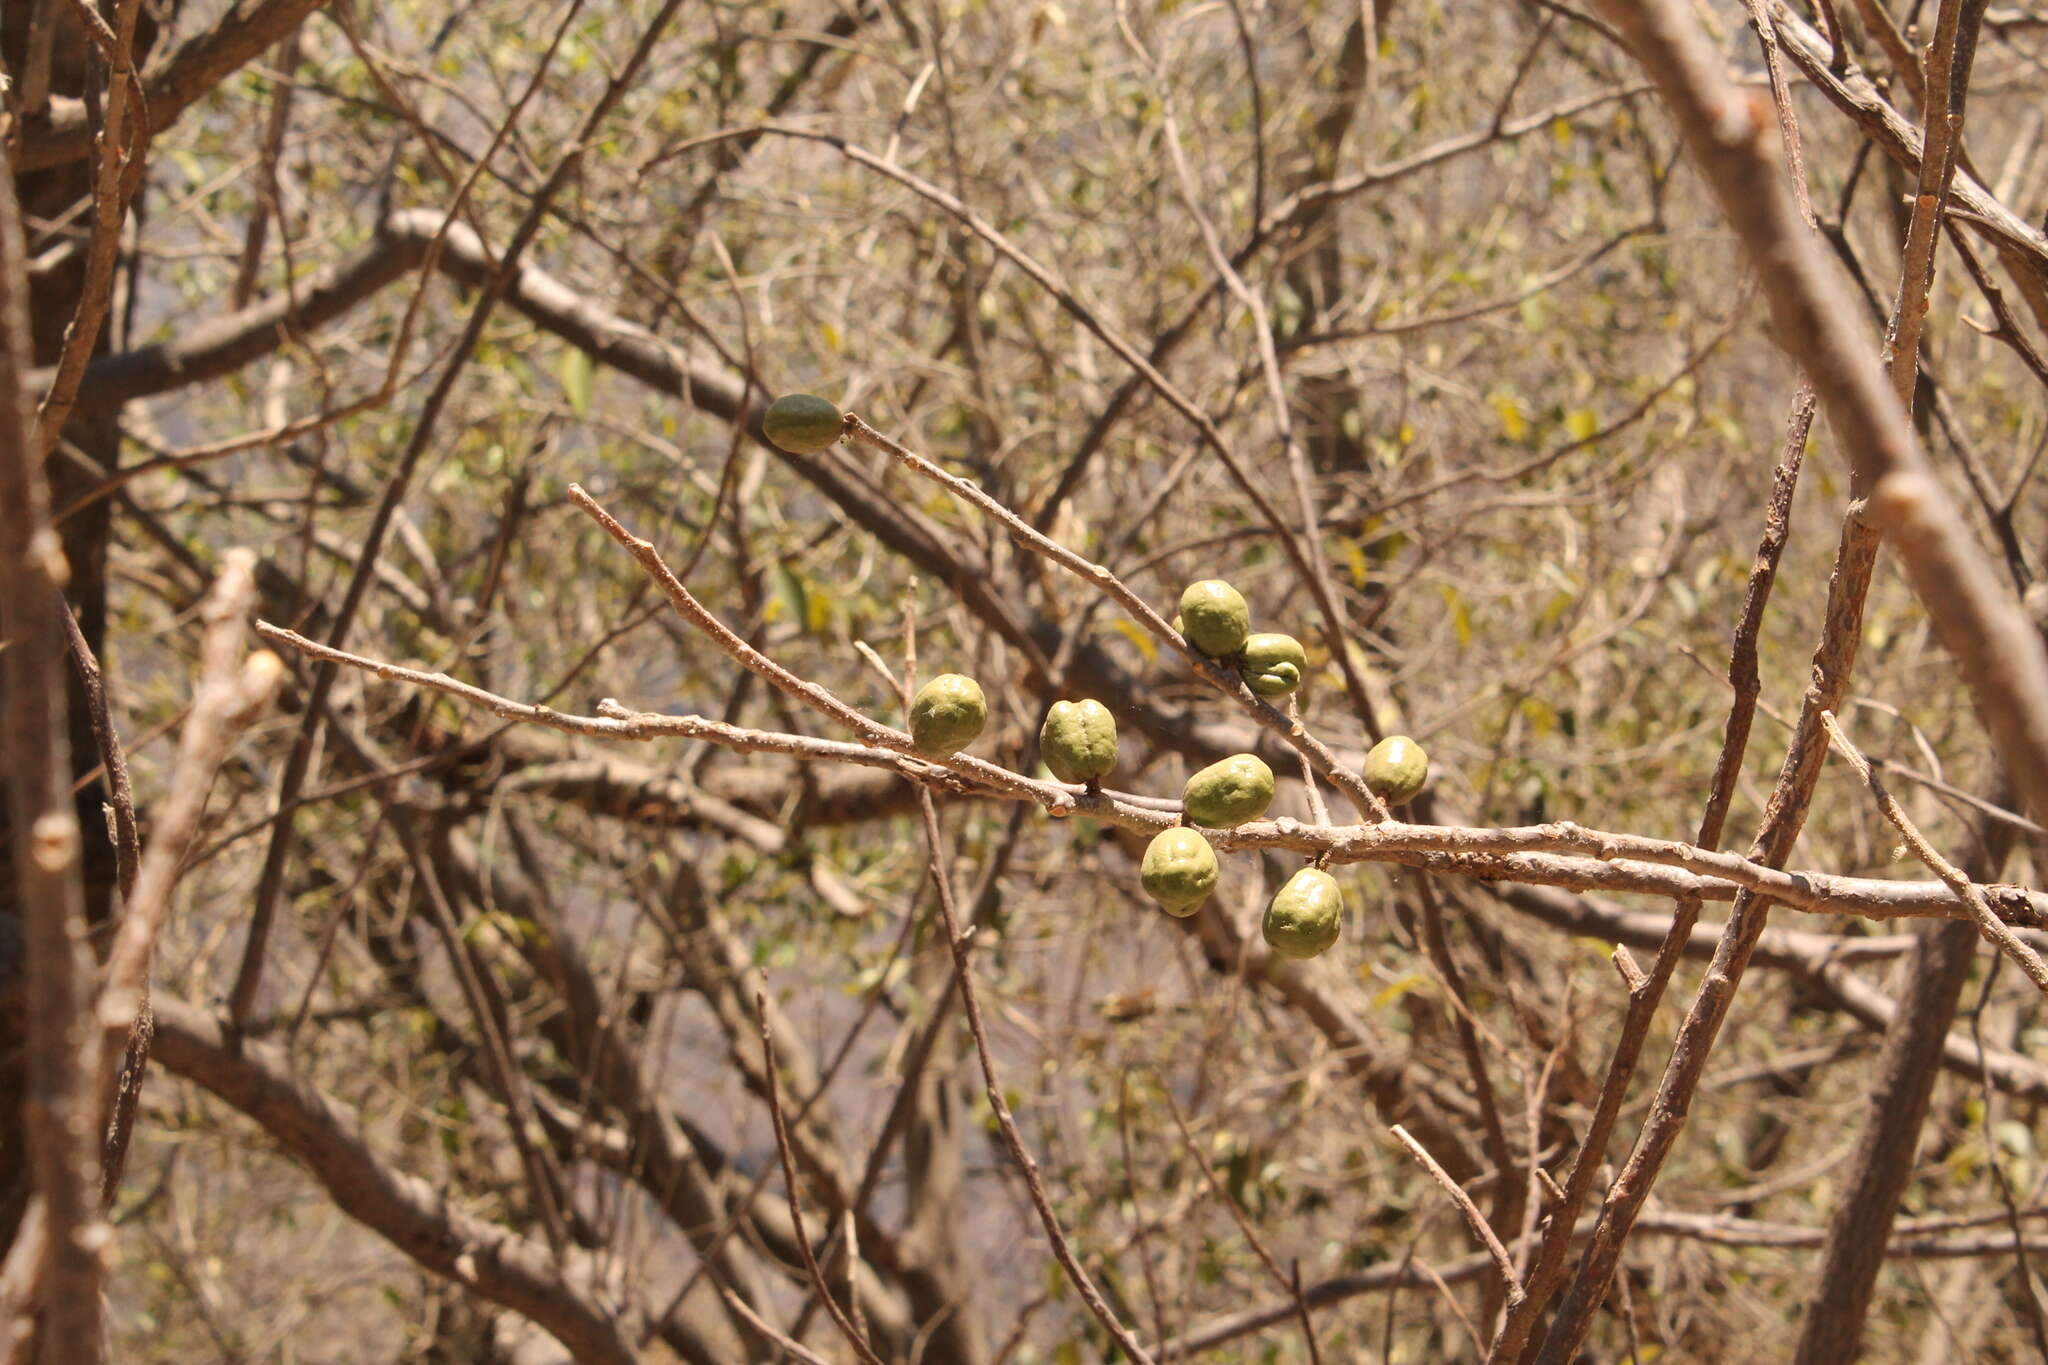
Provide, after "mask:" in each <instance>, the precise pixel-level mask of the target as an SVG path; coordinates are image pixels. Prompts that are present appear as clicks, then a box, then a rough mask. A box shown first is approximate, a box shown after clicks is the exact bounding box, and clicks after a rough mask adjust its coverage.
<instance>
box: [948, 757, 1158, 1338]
mask: <svg viewBox="0 0 2048 1365" xmlns="http://www.w3.org/2000/svg"><path fill="white" fill-rule="evenodd" d="M918 810H919V811H920V812H921V813H922V814H923V816H924V834H925V843H926V846H927V851H928V854H929V857H928V869H929V871H930V873H931V878H932V884H933V885H934V886H935V887H936V888H937V889H938V893H939V918H940V920H941V921H942V923H943V924H944V925H945V930H946V946H947V947H949V948H950V949H952V952H953V965H954V966H955V968H956V969H957V970H956V972H955V973H954V979H955V980H956V981H958V982H959V986H960V1007H961V1009H963V1010H964V1011H965V1012H966V1014H967V1029H968V1032H970V1033H971V1034H973V1035H974V1050H975V1053H976V1054H977V1055H978V1056H979V1057H980V1059H981V1075H982V1080H983V1081H984V1082H985V1084H986V1093H987V1095H988V1103H989V1109H990V1110H991V1111H992V1112H993V1113H994V1114H995V1118H996V1126H997V1127H998V1128H1000V1129H1001V1130H1002V1134H1003V1144H1004V1145H1005V1146H1006V1147H1008V1148H1009V1151H1010V1159H1011V1160H1012V1161H1015V1162H1016V1163H1017V1169H1018V1171H1019V1172H1020V1173H1021V1174H1022V1175H1023V1177H1024V1185H1025V1188H1027V1189H1028V1190H1030V1192H1031V1203H1032V1206H1033V1207H1034V1208H1036V1209H1037V1210H1038V1221H1039V1222H1040V1223H1041V1224H1043V1225H1044V1227H1045V1235H1046V1237H1047V1239H1048V1240H1050V1241H1051V1243H1052V1251H1053V1255H1054V1256H1055V1257H1057V1258H1058V1260H1059V1263H1060V1266H1061V1268H1062V1269H1064V1270H1065V1271H1066V1272H1067V1278H1068V1279H1069V1280H1071V1281H1072V1282H1073V1285H1074V1288H1075V1289H1076V1290H1077V1291H1079V1293H1080V1295H1081V1301H1082V1302H1083V1303H1085V1304H1087V1305H1088V1311H1089V1312H1090V1313H1093V1314H1094V1315H1095V1320H1096V1321H1097V1322H1099V1323H1101V1324H1102V1326H1103V1330H1105V1331H1107V1332H1108V1333H1109V1334H1110V1336H1111V1337H1113V1338H1114V1339H1115V1340H1116V1344H1117V1345H1118V1346H1120V1347H1122V1348H1123V1351H1124V1354H1125V1355H1127V1356H1128V1357H1130V1359H1132V1360H1133V1361H1136V1362H1137V1363H1138V1365H1153V1363H1152V1357H1151V1356H1150V1355H1149V1354H1147V1352H1146V1350H1145V1348H1144V1347H1143V1346H1142V1345H1140V1344H1139V1342H1138V1339H1137V1337H1135V1336H1133V1335H1132V1334H1131V1329H1130V1328H1128V1327H1126V1326H1124V1324H1123V1322H1122V1321H1121V1320H1119V1319H1118V1317H1117V1315H1116V1311H1115V1310H1114V1309H1112V1308H1111V1307H1110V1306H1109V1303H1108V1301H1107V1300H1105V1299H1104V1298H1103V1297H1102V1291H1101V1290H1100V1289H1098V1288H1097V1287H1096V1284H1095V1281H1094V1279H1093V1278H1092V1277H1091V1276H1090V1275H1089V1274H1088V1271H1087V1270H1086V1269H1085V1268H1084V1267H1083V1266H1082V1265H1081V1262H1080V1259H1079V1258H1078V1257H1076V1256H1075V1255H1074V1249H1073V1247H1072V1246H1071V1245H1069V1244H1068V1242H1067V1235H1066V1233H1065V1232H1063V1231H1061V1229H1060V1220H1059V1215H1058V1214H1057V1213H1055V1212H1054V1211H1053V1207H1052V1197H1051V1196H1050V1195H1048V1194H1047V1193H1046V1190H1045V1181H1044V1180H1043V1179H1042V1178H1041V1177H1040V1176H1039V1173H1038V1162H1037V1161H1036V1160H1034V1159H1033V1157H1032V1155H1031V1152H1030V1150H1029V1149H1028V1148H1026V1147H1025V1145H1024V1136H1023V1134H1021V1133H1019V1132H1018V1131H1017V1120H1016V1118H1015V1116H1013V1115H1012V1114H1011V1113H1010V1102H1009V1100H1008V1099H1006V1098H1004V1096H1003V1086H1002V1082H1001V1081H1000V1080H999V1079H998V1078H997V1076H996V1064H995V1058H994V1057H993V1056H992V1055H991V1054H990V1052H989V1046H988V1029H987V1027H986V1025H984V1024H983V1023H982V1018H981V1003H980V1001H979V1000H978V999H976V997H975V994H974V973H973V971H972V970H971V969H970V967H969V965H968V959H967V939H966V938H965V937H963V936H962V935H961V933H960V920H959V916H958V915H957V914H956V913H955V912H954V909H953V883H952V879H951V878H950V877H949V876H947V874H946V860H945V852H944V850H945V843H944V840H943V838H942V836H941V835H940V833H939V813H938V810H937V808H935V807H934V806H933V805H932V794H931V791H930V789H929V788H922V787H921V788H919V790H918Z"/></svg>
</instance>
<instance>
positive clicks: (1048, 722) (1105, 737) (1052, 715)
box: [1038, 700, 1116, 782]
mask: <svg viewBox="0 0 2048 1365" xmlns="http://www.w3.org/2000/svg"><path fill="white" fill-rule="evenodd" d="M1038 752H1039V756H1040V757H1042V758H1044V759H1045V766H1046V767H1047V768H1048V769H1050V770H1051V772H1052V775H1053V776H1054V777H1057V778H1058V779H1059V780H1060V781H1062V782H1094V781H1097V780H1099V779H1101V778H1103V777H1105V776H1107V775H1108V773H1109V770H1110V769H1111V768H1114V767H1115V766H1116V717H1114V716H1112V715H1110V714H1109V708H1108V707H1107V706H1104V705H1103V704H1102V703H1101V702H1099V701H1093V700H1090V701H1056V702H1054V703H1053V704H1052V709H1051V710H1050V711H1047V712H1046V713H1045V724H1044V725H1041V726H1040V727H1039V729H1038Z"/></svg>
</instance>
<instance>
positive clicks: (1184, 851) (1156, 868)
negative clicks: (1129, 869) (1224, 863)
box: [1138, 829, 1216, 919]
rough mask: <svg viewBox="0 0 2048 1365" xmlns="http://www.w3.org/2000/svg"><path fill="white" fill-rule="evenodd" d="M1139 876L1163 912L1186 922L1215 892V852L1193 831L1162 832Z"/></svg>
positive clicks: (1147, 853) (1147, 850)
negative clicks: (1211, 893)
mask: <svg viewBox="0 0 2048 1365" xmlns="http://www.w3.org/2000/svg"><path fill="white" fill-rule="evenodd" d="M1138 875H1139V877H1140V879H1141V880H1142V881H1143V882H1144V883H1145V894H1146V895H1148V896H1150V897H1151V898H1152V899H1153V900H1155V901H1158V902H1159V908H1160V909H1162V910H1164V911H1165V912H1166V913H1167V914H1169V915H1174V916H1177V917H1178V918H1181V919H1186V918H1187V917H1188V916H1189V915H1192V914H1194V913H1195V911H1197V910H1199V909H1201V908H1202V902H1203V901H1205V900H1207V899H1209V893H1210V892H1211V891H1214V890H1215V889H1216V850H1215V849H1213V848H1210V847H1209V841H1208V840H1207V839H1204V838H1203V837H1202V836H1201V835H1199V834H1197V833H1195V832H1194V831H1193V830H1191V829H1169V830H1162V831H1161V832H1160V833H1159V834H1158V835H1156V836H1155V837H1154V838H1153V840H1152V842H1151V843H1149V844H1147V845H1146V846H1145V861H1144V864H1143V865H1142V866H1141V867H1140V868H1139V870H1138Z"/></svg>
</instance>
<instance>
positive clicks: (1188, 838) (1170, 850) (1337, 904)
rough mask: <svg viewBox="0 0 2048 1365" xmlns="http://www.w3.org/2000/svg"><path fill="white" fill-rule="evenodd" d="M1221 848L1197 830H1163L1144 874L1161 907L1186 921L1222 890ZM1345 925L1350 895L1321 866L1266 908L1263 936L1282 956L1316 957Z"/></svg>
mask: <svg viewBox="0 0 2048 1365" xmlns="http://www.w3.org/2000/svg"><path fill="white" fill-rule="evenodd" d="M1216 870H1217V869H1216V850H1215V849H1213V848H1211V847H1209V841H1208V840H1207V839H1204V838H1203V837H1202V836H1201V835H1200V834H1197V833H1196V832H1195V831H1194V830H1191V829H1185V828H1176V829H1168V830H1161V831H1160V832H1159V834H1158V835H1156V836H1155V837H1154V838H1153V840H1152V842H1151V844H1150V845H1149V846H1147V848H1146V849H1145V861H1144V862H1143V864H1142V865H1140V867H1139V876H1140V877H1141V878H1142V879H1143V881H1144V884H1145V893H1146V894H1147V895H1149V896H1151V897H1152V899H1153V900H1155V901H1158V902H1159V907H1160V909H1162V910H1164V911H1166V913H1167V914H1169V915H1173V916H1175V917H1176V918H1180V919H1185V918H1186V917H1188V916H1189V915H1192V914H1194V913H1195V911H1197V910H1199V909H1201V908H1202V902H1204V901H1206V900H1208V899H1209V893H1210V892H1212V891H1214V890H1215V889H1216ZM1343 927H1344V893H1343V891H1342V890H1341V889H1339V887H1338V886H1337V879H1336V878H1335V877H1332V876H1331V875H1330V874H1329V873H1327V872H1325V871H1323V870H1322V869H1321V868H1319V867H1304V868H1302V869H1301V870H1300V871H1299V872H1296V873H1295V874H1294V875H1293V876H1292V877H1289V878H1288V879H1287V882H1286V884H1285V885H1284V886H1282V887H1281V888H1280V889H1279V890H1278V891H1276V892H1274V893H1273V899H1272V901H1271V902H1270V903H1269V904H1268V905H1267V906H1266V914H1265V917H1264V918H1263V919H1262V920H1261V921H1260V924H1259V929H1260V932H1261V933H1263V934H1264V935H1265V939H1266V942H1267V944H1269V945H1270V946H1271V947H1272V949H1273V951H1274V952H1276V953H1279V954H1280V955H1281V956H1282V957H1297V958H1307V957H1315V956H1317V955H1318V954H1320V953H1322V952H1324V951H1326V950H1327V949H1328V948H1329V947H1330V945H1331V944H1333V943H1335V942H1336V941H1337V936H1338V934H1339V933H1340V932H1342V930H1343Z"/></svg>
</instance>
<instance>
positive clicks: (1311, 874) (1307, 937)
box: [1259, 867, 1344, 957]
mask: <svg viewBox="0 0 2048 1365" xmlns="http://www.w3.org/2000/svg"><path fill="white" fill-rule="evenodd" d="M1259 927H1260V929H1261V931H1262V932H1264V934H1265V936H1266V942H1267V943H1269V944H1271V945H1272V948H1273V951H1274V952H1276V953H1278V954H1280V955H1281V956H1282V957H1314V956H1316V955H1317V954H1318V953H1321V952H1323V951H1324V950H1325V949H1327V948H1328V947H1329V946H1330V945H1331V944H1333V943H1335V942H1336V941H1337V935H1338V933H1339V932H1340V931H1341V930H1342V929H1343V927H1344V893H1343V891H1341V890H1339V889H1338V886H1337V879H1336V878H1335V877H1332V876H1331V875H1330V874H1329V873H1327V872H1325V871H1323V870H1322V869H1321V868H1315V867H1304V868H1303V869H1301V871H1299V872H1297V873H1295V874H1294V875H1293V876H1292V877H1289V878H1288V879H1287V884H1286V885H1285V886H1283V887H1281V888H1280V889H1279V890H1278V891H1276V892H1274V893H1273V903H1272V904H1271V905H1268V906H1267V907H1266V917H1265V919H1264V921H1263V922H1261V924H1260V926H1259Z"/></svg>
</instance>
